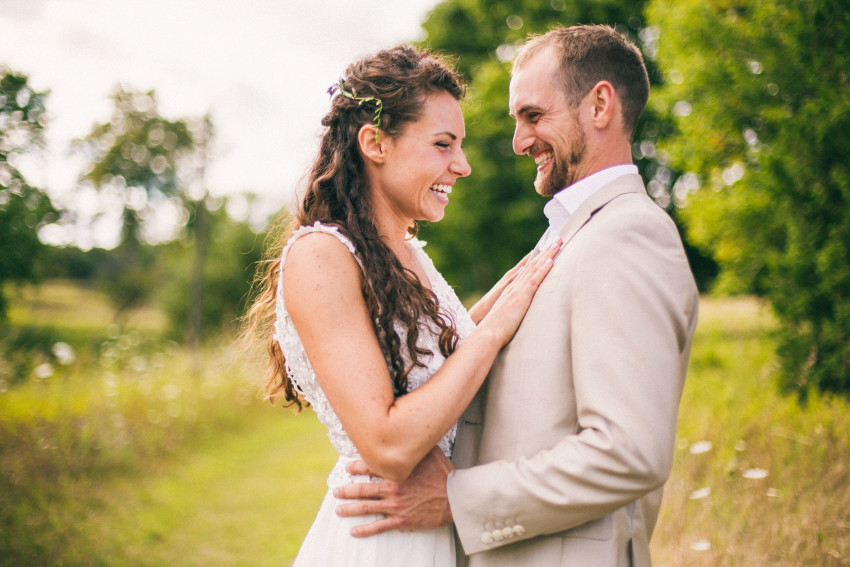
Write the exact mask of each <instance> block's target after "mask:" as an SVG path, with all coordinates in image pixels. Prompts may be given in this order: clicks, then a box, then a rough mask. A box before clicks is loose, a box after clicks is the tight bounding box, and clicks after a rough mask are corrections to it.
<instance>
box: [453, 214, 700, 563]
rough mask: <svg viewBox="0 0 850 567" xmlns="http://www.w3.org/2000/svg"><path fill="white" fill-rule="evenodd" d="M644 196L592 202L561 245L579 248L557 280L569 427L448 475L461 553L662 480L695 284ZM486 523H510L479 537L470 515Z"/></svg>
mask: <svg viewBox="0 0 850 567" xmlns="http://www.w3.org/2000/svg"><path fill="white" fill-rule="evenodd" d="M644 201H646V202H647V204H645V205H640V206H637V207H625V208H623V207H620V208H616V207H615V209H616V210H617V211H618V212H613V213H611V214H606V213H607V211H606V210H605V209H606V208H607V207H606V208H603V209H602V211H600V214H598V215H597V216H596V217H593V218H591V219H590V221H589V222H588V224H587V225H586V226H585V227H584V228H583V229H581V231H580V233H579V235H580V236H581V239H580V240H579V239H578V235H577V238H576V239H574V240H573V242H571V243H568V244H567V246H571V245H576V246H581V247H582V248H581V249H579V251H578V253H579V256H578V264H577V270H576V272H575V273H576V275H575V277H574V278H567V279H568V280H569V281H568V282H566V283H565V285H564V289H563V290H562V291H559V293H561V292H562V293H568V294H572V295H571V297H572V299H571V301H570V302H569V304H570V305H571V309H570V312H569V313H568V314H567V313H565V314H561V315H563V316H565V317H570V323H569V329H570V337H564V339H563V341H564V348H569V349H571V360H572V369H571V374H572V379H573V382H574V389H575V396H576V407H577V418H578V431H577V433H576V434H575V435H570V436H568V437H565V438H563V439H561V440H560V441H559V442H558V443H557V444H555V445H554V446H553V447H551V448H549V449H547V450H544V451H541V452H539V453H537V454H534V455H531V456H529V457H527V458H521V459H518V460H515V461H510V462H508V461H497V462H492V463H488V464H484V465H480V466H476V467H472V468H469V469H459V470H457V471H454V472H453V473H452V474H451V476H450V477H449V480H448V489H447V490H448V496H449V502H450V505H451V509H452V515H453V516H454V521H455V526H456V528H457V532H458V535H459V537H460V540H461V543H462V544H463V548H464V550H465V551H466V553H467V554H472V553H476V552H479V551H483V550H489V549H494V548H497V547H499V546H500V545H506V544H509V543H515V542H517V541H521V540H524V539H529V538H533V537H535V536H539V535H543V534H554V533H558V532H562V531H564V530H567V529H570V528H573V527H576V526H580V525H582V524H585V523H587V522H590V521H592V520H595V519H598V518H600V517H602V516H605V515H607V514H609V513H610V512H612V511H614V510H615V509H617V508H620V507H622V506H625V505H627V504H629V503H631V502H633V501H635V500H637V499H639V498H641V497H642V496H644V495H646V494H648V493H649V492H652V491H654V490H656V489H658V488H659V487H660V486H662V485H663V484H664V482H665V481H666V479H667V477H668V475H669V473H670V469H671V466H672V457H673V455H672V453H673V446H674V441H675V434H676V422H677V414H678V406H679V400H680V397H681V393H682V387H683V383H684V376H685V372H686V365H687V357H688V350H689V348H690V339H691V336H692V334H693V329H694V325H695V322H696V309H697V293H696V287H695V285H694V282H693V276H692V275H691V272H690V268H689V267H688V264H687V260H686V258H685V256H684V252H683V250H682V245H681V240H680V238H679V235H678V233H677V231H676V229H675V226H674V225H673V223H672V221H670V219H669V217H667V215H666V214H664V213H663V212H662V211H661V210H660V209H657V207H656V205H654V204H652V203H651V202H649V201H648V200H647V199H645V198H644ZM597 217H598V218H597ZM553 315H554V314H553ZM541 356H544V355H543V354H542V353H541ZM517 379H519V380H521V379H523V377H517ZM565 379H567V377H566V376H565ZM540 395H541V396H543V395H545V392H541V393H540ZM565 403H566V401H565ZM494 523H496V524H497V525H507V526H511V525H514V526H515V527H514V532H513V534H512V536H511V537H506V538H504V539H502V540H501V541H486V540H487V539H488V537H487V536H484V537H482V529H483V528H482V526H485V525H493V524H494ZM497 535H498V534H497ZM482 539H484V540H485V541H482ZM489 539H491V540H492V539H493V538H489Z"/></svg>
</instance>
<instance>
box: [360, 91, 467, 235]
mask: <svg viewBox="0 0 850 567" xmlns="http://www.w3.org/2000/svg"><path fill="white" fill-rule="evenodd" d="M465 135H466V130H465V127H464V122H463V113H462V112H461V109H460V104H459V103H458V101H457V100H456V99H455V98H454V97H453V96H452V95H451V94H449V93H447V92H440V93H435V94H432V95H430V96H428V98H426V100H425V103H424V105H423V108H422V114H421V116H420V117H419V119H418V120H416V121H414V122H411V123H409V124H407V125H405V126H404V128H403V130H402V131H401V133H400V134H398V135H396V136H392V137H390V136H386V137H385V138H383V139H381V141H380V144H381V146H382V150H383V160H382V162H381V163H378V164H377V165H376V168H375V170H374V171H375V174H374V175H373V176H372V177H371V179H370V182H371V191H372V198H373V201H374V203H375V205H376V210H377V211H380V214H389V215H392V216H393V217H395V218H397V219H398V220H399V222H401V223H404V222H407V224H408V225H409V224H410V222H412V221H414V220H427V221H432V222H434V221H439V220H441V219H442V218H443V215H444V214H445V208H446V205H447V204H448V203H449V198H450V197H449V195H450V194H451V192H452V190H453V188H454V184H455V182H456V181H457V179H458V178H460V177H466V176H467V175H469V173H470V167H469V163H468V162H467V161H466V156H465V155H464V153H463V148H462V142H463V139H464V136H465Z"/></svg>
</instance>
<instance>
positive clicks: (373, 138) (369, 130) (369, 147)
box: [357, 124, 387, 163]
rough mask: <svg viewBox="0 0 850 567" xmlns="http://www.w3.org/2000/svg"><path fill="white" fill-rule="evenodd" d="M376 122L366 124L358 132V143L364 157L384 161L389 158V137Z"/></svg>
mask: <svg viewBox="0 0 850 567" xmlns="http://www.w3.org/2000/svg"><path fill="white" fill-rule="evenodd" d="M381 134H382V132H381V131H380V130H379V129H378V128H376V127H375V125H374V124H364V125H363V126H361V127H360V130H359V131H358V132H357V144H358V146H359V147H360V153H361V154H363V159H365V160H369V161H371V162H374V163H384V162H385V161H386V158H387V137H386V135H381Z"/></svg>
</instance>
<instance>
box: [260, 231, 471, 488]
mask: <svg viewBox="0 0 850 567" xmlns="http://www.w3.org/2000/svg"><path fill="white" fill-rule="evenodd" d="M311 232H323V233H326V234H331V235H333V236H335V237H336V238H338V239H339V240H340V242H342V243H343V244H344V245H345V246H346V247H347V248H348V250H349V251H350V252H351V254H352V255H354V258H355V259H356V260H357V263H358V264H361V266H362V263H361V260H360V257H359V256H358V255H357V251H356V250H355V248H354V244H353V243H352V242H351V241H350V240H349V239H348V238H347V237H346V236H345V235H343V234H342V233H341V232H340V231H339V230H338V229H337V227H335V226H331V225H324V224H321V223H319V222H316V223H315V224H314V225H313V226H302V227H300V228H299V229H297V230H296V231H295V232H294V233H293V234H292V236H291V237H290V238H289V241H288V242H287V243H286V245H285V246H284V247H283V252H282V255H281V267H283V266H284V265H285V263H286V255H287V253H288V252H289V249H290V247H291V246H292V244H293V243H294V242H295V241H296V240H297V239H298V238H299V237H301V236H303V235H305V234H309V233H311ZM408 246H411V247H412V248H413V249H414V250H415V252H416V257H417V258H418V259H419V262H420V264H421V265H422V268H423V269H424V270H425V273H426V275H427V276H428V279H429V281H430V282H431V289H432V290H433V291H434V294H435V295H436V296H437V300H438V301H439V303H440V305H441V306H442V307H443V308H444V309H445V310H446V311H447V312H448V313H449V314H450V315H451V316H452V318H453V319H454V321H455V325H456V327H457V332H458V336H459V339H460V340H461V341H462V340H463V339H464V338H465V337H466V336H467V335H469V333H471V332H472V329H473V328H474V327H475V324H474V323H473V322H472V319H471V318H470V317H469V314H468V313H467V311H466V309H465V308H464V306H463V304H462V303H461V302H460V299H458V297H457V295H456V294H455V292H454V290H453V289H452V288H451V286H449V284H448V283H447V282H446V280H445V279H444V278H443V276H442V275H441V274H440V273H439V272H438V271H437V269H436V268H435V267H434V264H433V262H432V261H431V259H430V258H429V257H428V255H427V254H426V253H425V251H424V250H423V247H424V246H425V243H424V242H421V241H419V240H417V239H415V238H414V239H412V240H410V241H408ZM276 317H277V319H276V321H275V338H276V339H277V341H278V343H280V347H281V350H282V351H283V355H284V357H286V371H287V373H288V374H289V377H290V379H291V380H292V382H293V384H294V385H295V388H296V389H297V390H298V392H300V393H301V394H302V395H303V396H304V398H305V399H306V400H307V401H308V402H309V403H310V405H311V406H312V407H313V410H314V411H315V412H316V415H317V417H318V418H319V421H321V422H322V423H323V424H324V425H325V427H327V428H328V437H329V438H330V441H331V444H332V445H333V447H334V448H335V449H336V450H337V451H338V452H339V454H340V456H341V457H343V459H341V461H340V463H342V462H344V461H347V460H351V459H354V458H358V456H359V455H358V453H357V449H356V447H355V446H354V443H352V441H351V439H350V438H349V437H348V434H347V433H346V432H345V429H344V428H343V426H342V423H341V422H340V421H339V418H338V417H337V415H336V414H335V413H334V411H333V409H332V408H331V406H330V403H328V400H327V398H326V397H325V393H324V392H323V391H322V388H321V386H320V385H319V382H318V380H317V379H316V373H315V372H314V371H313V367H312V366H311V364H310V361H309V360H308V359H307V354H306V353H305V352H304V346H303V345H302V344H301V339H300V338H299V337H298V332H297V331H296V330H295V326H294V325H293V323H292V320H291V319H290V318H289V313H288V312H287V310H286V305H284V302H283V270H282V269H281V275H280V279H279V281H278V288H277V305H276ZM395 330H396V332H397V333H398V334H399V337H400V338H401V344H402V347H404V344H405V337H406V332H405V330H404V329H403V328H402V327H401V326H400V325H397V326H396V327H395ZM437 341H438V336H437V334H436V333H434V331H433V330H432V329H431V328H430V327H429V326H427V325H424V324H423V326H422V328H421V329H420V333H419V346H421V347H423V348H425V349H427V350H430V351H431V352H432V353H433V354H432V355H431V357H430V358H428V357H426V358H425V359H424V360H423V362H425V363H426V364H425V366H424V367H420V366H416V367H414V368H413V369H412V370H411V371H410V373H409V375H408V378H407V390H408V392H410V391H413V390H415V389H416V388H418V387H419V386H421V385H422V384H424V383H425V382H426V381H427V380H428V379H429V378H430V377H431V376H432V375H433V374H434V373H435V372H436V371H437V370H439V368H440V367H441V366H442V365H443V362H444V361H445V357H444V356H443V355H442V354H441V353H440V350H439V346H438V342H437ZM402 358H403V360H404V362H405V364H409V363H410V355H409V353H408V352H406V350H403V351H402ZM454 437H455V426H452V428H451V429H450V430H449V431H448V432H446V434H445V435H444V436H443V438H442V439H440V442H439V443H438V446H439V447H440V449H442V451H443V453H444V454H445V455H446V456H447V457H450V456H451V451H452V445H453V444H454ZM350 480H352V479H351V477H350V476H349V475H347V473H346V472H345V470H344V467H343V466H341V465H340V464H338V466H336V467H334V471H333V472H332V474H331V478H329V479H328V484H329V485H331V486H338V485H340V484H344V483H345V482H348V481H350Z"/></svg>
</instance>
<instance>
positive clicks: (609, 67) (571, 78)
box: [514, 25, 649, 137]
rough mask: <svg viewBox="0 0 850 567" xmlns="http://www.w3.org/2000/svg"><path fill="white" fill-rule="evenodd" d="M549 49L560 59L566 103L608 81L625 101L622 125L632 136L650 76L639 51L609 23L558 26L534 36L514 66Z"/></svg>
mask: <svg viewBox="0 0 850 567" xmlns="http://www.w3.org/2000/svg"><path fill="white" fill-rule="evenodd" d="M547 48H552V49H554V50H555V53H556V55H557V56H558V57H559V59H560V60H561V65H560V68H561V77H560V81H561V83H562V85H563V87H564V95H565V98H566V100H567V102H568V103H569V104H570V105H573V106H575V105H577V104H578V103H579V102H580V101H581V99H582V98H584V95H586V94H587V93H588V92H589V91H590V89H592V88H593V87H594V85H596V83H598V82H599V81H608V82H609V83H611V84H612V85H613V86H614V90H615V91H616V92H617V96H619V97H620V99H621V100H622V101H623V125H624V127H625V129H626V133H627V134H628V135H629V137H631V136H633V135H634V130H635V126H636V125H637V121H638V118H639V117H640V114H641V113H642V112H643V109H644V108H645V107H646V101H647V100H649V75H648V74H647V72H646V66H645V65H644V62H643V56H642V55H641V53H640V50H639V49H638V48H637V47H636V46H635V45H634V44H633V43H632V42H630V41H629V40H628V39H626V38H625V37H623V36H622V35H620V33H618V32H617V31H616V30H615V29H614V28H612V27H610V26H605V25H578V26H571V27H568V28H555V29H552V30H550V31H548V32H546V33H545V34H542V35H538V36H532V37H531V38H530V39H529V40H528V41H527V42H526V43H525V45H523V46H522V48H521V49H520V51H519V53H518V54H517V57H516V60H515V61H514V69H517V68H519V67H521V66H522V65H523V63H525V62H526V61H528V60H529V59H531V58H532V57H533V56H534V55H536V54H537V53H539V52H541V51H543V50H545V49H547Z"/></svg>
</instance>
